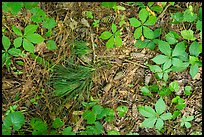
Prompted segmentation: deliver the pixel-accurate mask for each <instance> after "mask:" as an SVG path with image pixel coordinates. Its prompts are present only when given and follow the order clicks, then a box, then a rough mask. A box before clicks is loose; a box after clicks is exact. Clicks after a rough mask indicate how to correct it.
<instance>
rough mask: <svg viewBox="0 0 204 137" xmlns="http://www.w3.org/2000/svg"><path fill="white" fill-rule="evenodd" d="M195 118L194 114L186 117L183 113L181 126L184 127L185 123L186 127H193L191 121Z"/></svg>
mask: <svg viewBox="0 0 204 137" xmlns="http://www.w3.org/2000/svg"><path fill="white" fill-rule="evenodd" d="M193 119H194V116H188V117H185V116H184V115H183V117H182V119H181V125H180V127H182V126H184V125H185V127H186V128H190V127H191V123H190V122H189V121H192V120H193Z"/></svg>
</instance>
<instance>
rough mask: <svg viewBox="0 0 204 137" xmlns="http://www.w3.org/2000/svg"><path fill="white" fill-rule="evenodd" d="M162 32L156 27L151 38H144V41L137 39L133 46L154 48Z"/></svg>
mask: <svg viewBox="0 0 204 137" xmlns="http://www.w3.org/2000/svg"><path fill="white" fill-rule="evenodd" d="M161 33H162V29H161V28H158V29H156V30H154V38H153V39H152V40H148V39H145V40H144V41H142V40H137V42H136V43H135V45H134V46H136V47H138V48H149V49H150V50H154V49H155V46H156V45H157V44H158V41H159V39H156V38H158V37H159V36H160V35H161Z"/></svg>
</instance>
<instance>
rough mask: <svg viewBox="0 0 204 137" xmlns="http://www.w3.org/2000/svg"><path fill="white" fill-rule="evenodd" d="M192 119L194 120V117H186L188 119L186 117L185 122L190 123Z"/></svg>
mask: <svg viewBox="0 0 204 137" xmlns="http://www.w3.org/2000/svg"><path fill="white" fill-rule="evenodd" d="M193 119H194V116H188V117H186V120H185V121H192V120H193Z"/></svg>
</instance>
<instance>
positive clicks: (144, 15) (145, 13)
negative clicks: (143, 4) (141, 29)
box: [138, 9, 149, 23]
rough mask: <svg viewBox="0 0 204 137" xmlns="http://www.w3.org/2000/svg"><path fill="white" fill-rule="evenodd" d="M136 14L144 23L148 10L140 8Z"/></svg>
mask: <svg viewBox="0 0 204 137" xmlns="http://www.w3.org/2000/svg"><path fill="white" fill-rule="evenodd" d="M138 16H139V19H140V20H141V21H142V23H144V22H145V21H146V20H147V18H148V16H149V12H148V11H147V10H146V9H141V10H140V12H139V15H138Z"/></svg>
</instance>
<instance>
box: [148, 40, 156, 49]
mask: <svg viewBox="0 0 204 137" xmlns="http://www.w3.org/2000/svg"><path fill="white" fill-rule="evenodd" d="M155 46H156V45H155V43H154V42H153V41H151V42H149V43H148V44H147V48H149V49H150V50H154V49H155Z"/></svg>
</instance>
